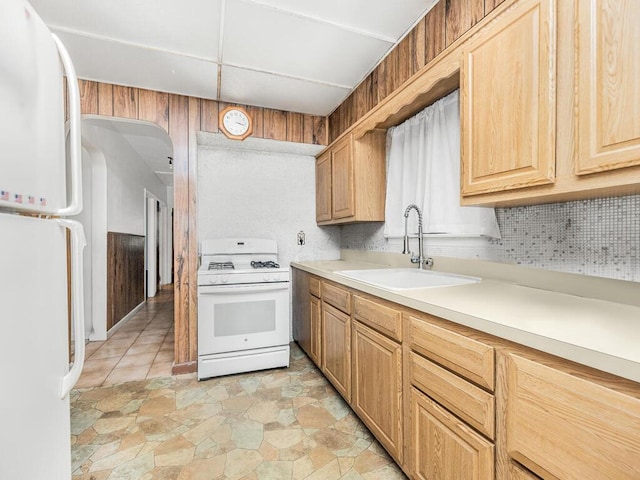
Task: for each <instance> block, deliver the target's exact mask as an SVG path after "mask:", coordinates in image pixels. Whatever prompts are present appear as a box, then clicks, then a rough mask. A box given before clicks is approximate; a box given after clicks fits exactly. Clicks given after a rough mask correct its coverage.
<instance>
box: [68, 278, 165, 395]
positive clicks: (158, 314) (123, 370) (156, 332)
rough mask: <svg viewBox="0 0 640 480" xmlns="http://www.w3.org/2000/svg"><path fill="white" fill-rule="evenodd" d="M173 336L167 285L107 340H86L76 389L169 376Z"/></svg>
mask: <svg viewBox="0 0 640 480" xmlns="http://www.w3.org/2000/svg"><path fill="white" fill-rule="evenodd" d="M173 339H174V329H173V285H167V286H166V287H165V288H164V289H163V290H160V291H159V292H158V294H157V295H156V296H155V297H153V298H149V299H147V303H146V304H145V305H144V306H143V307H142V308H141V309H140V310H139V311H138V312H136V314H135V315H134V316H133V317H132V318H131V319H130V320H129V321H127V322H126V323H125V324H124V325H123V326H122V327H121V328H120V329H119V330H118V331H116V333H114V334H113V335H112V336H111V337H110V338H109V339H108V340H106V341H104V342H89V343H87V345H86V354H85V365H84V369H83V371H82V375H81V376H80V379H79V380H78V383H77V384H76V388H89V387H100V386H106V385H113V384H116V383H122V382H130V381H136V380H144V379H148V378H154V377H160V376H166V375H171V366H172V365H173V360H174V351H173Z"/></svg>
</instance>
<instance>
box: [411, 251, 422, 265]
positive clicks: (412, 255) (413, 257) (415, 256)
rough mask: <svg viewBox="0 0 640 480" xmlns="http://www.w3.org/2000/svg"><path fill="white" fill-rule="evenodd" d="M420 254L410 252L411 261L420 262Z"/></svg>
mask: <svg viewBox="0 0 640 480" xmlns="http://www.w3.org/2000/svg"><path fill="white" fill-rule="evenodd" d="M420 260H421V259H420V255H416V254H415V253H413V252H411V263H420Z"/></svg>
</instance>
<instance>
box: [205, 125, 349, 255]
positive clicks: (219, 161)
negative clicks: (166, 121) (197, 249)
mask: <svg viewBox="0 0 640 480" xmlns="http://www.w3.org/2000/svg"><path fill="white" fill-rule="evenodd" d="M198 143H199V145H198V146H199V148H198V237H199V241H201V240H202V239H203V238H223V237H234V236H240V237H242V236H244V237H262V238H270V239H274V240H276V241H277V242H278V250H279V259H280V262H281V263H282V264H284V265H288V264H289V263H290V262H292V261H294V260H311V259H318V260H320V259H333V258H339V257H340V229H339V227H318V226H317V225H316V221H315V218H316V214H315V198H316V197H315V157H314V155H315V154H316V153H318V152H319V151H320V150H322V147H319V146H317V145H305V144H299V143H292V142H280V141H275V140H264V139H256V138H249V139H247V140H245V141H244V142H237V141H233V140H228V139H226V138H225V137H224V136H223V135H220V134H210V133H198ZM239 149H242V150H239ZM301 230H302V231H304V232H305V234H306V244H305V245H303V246H300V245H298V244H297V234H298V232H299V231H301Z"/></svg>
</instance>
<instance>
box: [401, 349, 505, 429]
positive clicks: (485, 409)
mask: <svg viewBox="0 0 640 480" xmlns="http://www.w3.org/2000/svg"><path fill="white" fill-rule="evenodd" d="M409 368H410V378H411V384H412V385H415V386H416V387H418V388H419V389H420V390H422V391H423V392H425V393H426V394H427V395H429V397H431V398H432V399H434V400H435V401H436V402H438V403H439V404H440V405H442V406H443V407H446V408H447V409H448V410H449V411H451V412H452V413H454V414H455V415H457V416H458V417H460V418H461V419H462V420H464V421H465V422H466V423H467V424H469V425H470V426H472V427H473V428H475V429H476V430H478V431H479V432H480V433H482V434H484V435H485V436H487V437H488V438H490V439H494V438H495V398H494V396H493V395H491V394H490V393H487V392H485V391H484V390H482V389H480V388H478V387H476V386H474V385H472V384H471V383H469V382H467V381H466V380H464V379H462V378H460V377H459V376H457V375H455V374H453V373H451V372H449V371H448V370H446V369H444V368H441V367H439V366H438V365H436V364H435V363H433V362H430V361H429V360H427V359H426V358H422V357H421V356H420V355H416V354H415V353H411V354H410V357H409Z"/></svg>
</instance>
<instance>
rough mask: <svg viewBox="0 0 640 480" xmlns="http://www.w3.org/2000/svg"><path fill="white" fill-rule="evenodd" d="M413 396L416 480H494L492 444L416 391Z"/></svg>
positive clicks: (411, 449)
mask: <svg viewBox="0 0 640 480" xmlns="http://www.w3.org/2000/svg"><path fill="white" fill-rule="evenodd" d="M410 395H411V398H410V405H411V417H410V418H411V429H410V431H411V439H410V447H409V452H410V453H409V455H410V456H411V458H410V465H411V467H410V468H411V471H412V472H413V474H414V477H413V478H418V479H421V480H436V479H437V480H492V479H493V478H494V467H493V459H494V446H493V444H492V443H491V442H489V441H488V440H486V439H484V438H483V437H482V436H480V435H479V434H477V433H476V432H474V431H473V430H472V429H471V428H470V427H468V426H467V425H465V424H464V423H463V422H462V421H460V420H459V419H458V418H457V417H455V416H454V415H452V414H451V413H449V412H448V411H447V410H445V409H444V408H442V407H441V406H439V405H438V404H437V403H435V402H434V401H433V400H431V399H430V398H429V397H427V396H426V395H423V394H422V393H420V392H419V391H418V390H417V389H415V388H413V387H412V388H411V393H410Z"/></svg>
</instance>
